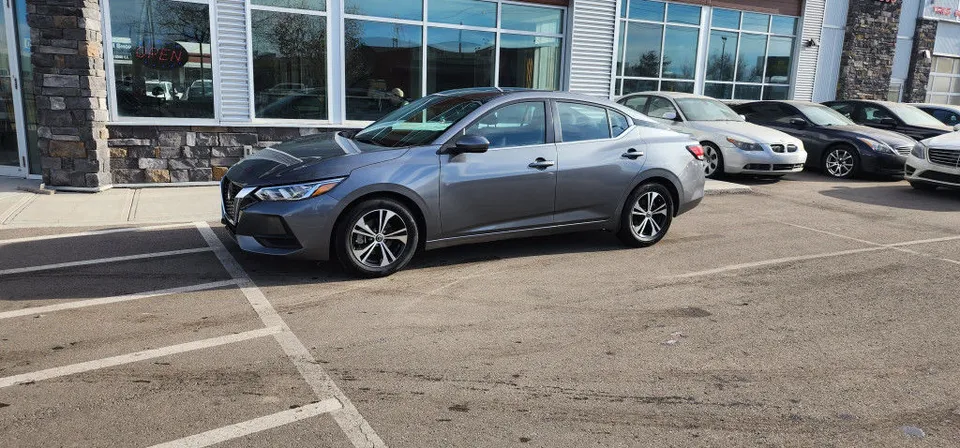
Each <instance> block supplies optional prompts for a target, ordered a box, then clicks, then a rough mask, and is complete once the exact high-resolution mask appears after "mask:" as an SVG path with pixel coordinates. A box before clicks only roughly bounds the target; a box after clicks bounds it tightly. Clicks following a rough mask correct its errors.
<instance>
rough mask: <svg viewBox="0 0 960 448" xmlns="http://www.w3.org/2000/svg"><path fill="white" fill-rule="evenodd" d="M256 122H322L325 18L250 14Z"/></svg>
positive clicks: (253, 12)
mask: <svg viewBox="0 0 960 448" xmlns="http://www.w3.org/2000/svg"><path fill="white" fill-rule="evenodd" d="M250 21H251V29H252V33H253V39H252V44H253V94H254V111H255V112H254V113H255V116H256V117H257V118H293V119H312V120H325V119H326V118H327V76H326V74H327V70H326V53H327V52H326V47H327V46H326V18H325V17H323V16H316V15H307V14H292V13H284V12H274V11H262V10H253V11H251V14H250Z"/></svg>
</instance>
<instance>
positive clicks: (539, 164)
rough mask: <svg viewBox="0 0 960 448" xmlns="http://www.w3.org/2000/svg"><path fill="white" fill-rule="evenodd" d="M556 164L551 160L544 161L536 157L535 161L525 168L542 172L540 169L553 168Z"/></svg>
mask: <svg viewBox="0 0 960 448" xmlns="http://www.w3.org/2000/svg"><path fill="white" fill-rule="evenodd" d="M556 164H557V163H556V162H554V161H553V160H547V159H544V158H543V157H537V160H535V161H534V162H533V163H531V164H530V165H527V166H529V167H530V168H536V169H538V170H542V169H546V168H550V167H551V166H554V165H556Z"/></svg>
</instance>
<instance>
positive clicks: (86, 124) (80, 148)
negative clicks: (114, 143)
mask: <svg viewBox="0 0 960 448" xmlns="http://www.w3.org/2000/svg"><path fill="white" fill-rule="evenodd" d="M27 23H28V24H29V25H30V38H31V40H32V47H31V49H32V51H33V54H32V57H31V60H32V62H33V70H34V83H35V85H36V86H37V97H36V101H37V115H38V121H39V126H38V129H37V133H38V134H39V147H40V155H41V159H40V160H41V167H42V171H43V181H44V183H46V184H47V185H48V186H52V187H58V186H61V187H74V188H78V189H89V190H91V191H96V190H101V189H103V188H106V187H108V186H110V184H111V176H110V152H109V149H108V148H107V134H108V133H107V127H106V122H107V84H106V72H105V69H104V63H103V45H102V42H103V37H102V34H101V14H100V4H99V2H98V1H97V0H27Z"/></svg>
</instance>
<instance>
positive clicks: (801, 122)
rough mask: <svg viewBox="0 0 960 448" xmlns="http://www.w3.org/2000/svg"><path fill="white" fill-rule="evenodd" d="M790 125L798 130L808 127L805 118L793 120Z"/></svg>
mask: <svg viewBox="0 0 960 448" xmlns="http://www.w3.org/2000/svg"><path fill="white" fill-rule="evenodd" d="M790 124H792V125H794V126H796V127H798V128H805V127H807V120H804V119H803V118H791V119H790Z"/></svg>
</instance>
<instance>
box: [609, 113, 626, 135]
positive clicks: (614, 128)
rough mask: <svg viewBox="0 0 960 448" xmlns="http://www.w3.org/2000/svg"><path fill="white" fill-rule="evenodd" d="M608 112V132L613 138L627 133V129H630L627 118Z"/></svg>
mask: <svg viewBox="0 0 960 448" xmlns="http://www.w3.org/2000/svg"><path fill="white" fill-rule="evenodd" d="M609 112H610V131H611V133H612V134H613V136H614V137H617V136H619V135H620V134H623V133H624V132H626V131H627V128H629V127H630V120H628V119H627V117H625V116H623V114H621V113H620V112H615V111H612V110H611V111H609Z"/></svg>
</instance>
